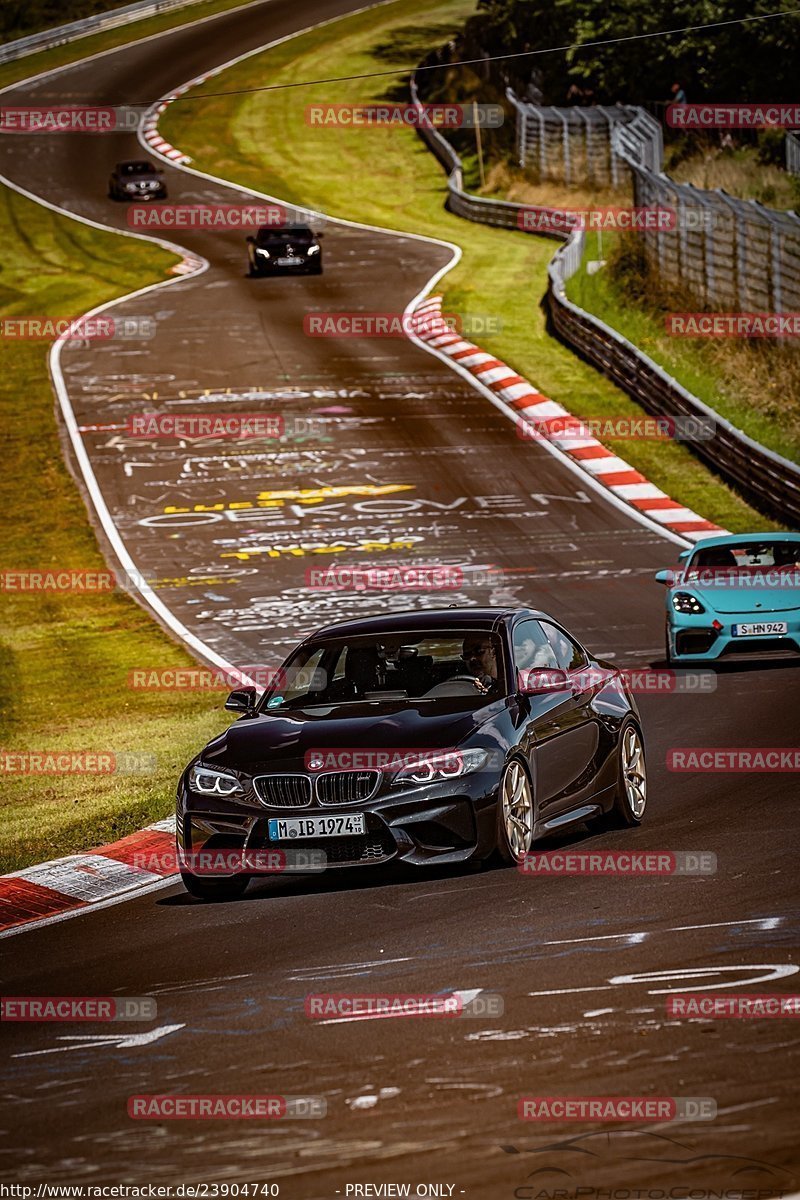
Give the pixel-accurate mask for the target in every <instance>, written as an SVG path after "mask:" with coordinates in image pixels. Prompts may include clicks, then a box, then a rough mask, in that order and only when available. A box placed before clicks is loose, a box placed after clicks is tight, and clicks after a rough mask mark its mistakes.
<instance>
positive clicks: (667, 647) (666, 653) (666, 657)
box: [664, 625, 672, 667]
mask: <svg viewBox="0 0 800 1200" xmlns="http://www.w3.org/2000/svg"><path fill="white" fill-rule="evenodd" d="M664 662H665V663H666V664H667V666H668V667H671V666H672V650H671V649H670V644H669V625H666V626H665V627H664Z"/></svg>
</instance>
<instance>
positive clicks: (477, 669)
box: [461, 636, 497, 692]
mask: <svg viewBox="0 0 800 1200" xmlns="http://www.w3.org/2000/svg"><path fill="white" fill-rule="evenodd" d="M461 657H462V658H463V660H464V664H465V670H466V673H467V674H468V675H474V676H475V678H476V680H477V681H478V683H479V684H480V687H481V690H483V691H484V692H489V691H491V690H492V688H495V687H497V654H496V653H495V648H494V644H493V642H492V639H491V638H490V637H486V636H483V637H480V636H476V637H467V638H464V646H463V649H462V651H461Z"/></svg>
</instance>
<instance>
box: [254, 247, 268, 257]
mask: <svg viewBox="0 0 800 1200" xmlns="http://www.w3.org/2000/svg"><path fill="white" fill-rule="evenodd" d="M256 254H260V255H261V257H262V258H269V250H262V249H261V247H260V246H256Z"/></svg>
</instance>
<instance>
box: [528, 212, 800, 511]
mask: <svg viewBox="0 0 800 1200" xmlns="http://www.w3.org/2000/svg"><path fill="white" fill-rule="evenodd" d="M583 241H584V234H583V232H581V231H578V232H575V233H573V234H572V235H571V236H570V238H569V240H568V242H567V244H566V245H565V246H563V247H561V248H560V249H559V250H557V251H556V253H555V254H554V256H553V258H552V260H551V262H550V265H549V267H548V288H547V303H548V308H549V311H550V316H551V319H552V322H553V328H554V329H555V330H556V332H557V333H558V334H559V336H560V337H561V338H563V340H564V341H566V342H568V343H569V344H570V345H571V346H573V347H574V348H575V349H577V350H578V351H579V353H581V354H582V355H583V356H584V357H585V358H587V359H588V360H589V362H591V363H592V365H593V366H595V367H598V368H599V370H601V371H602V372H603V374H604V375H607V376H608V378H609V379H612V380H613V381H614V383H616V384H618V385H619V387H621V388H622V390H623V391H625V392H627V393H628V395H630V396H632V397H633V398H634V399H635V400H636V401H638V403H639V404H641V406H642V407H643V408H644V409H645V410H646V411H647V412H649V413H652V414H653V415H654V416H659V417H699V418H705V419H706V420H708V419H711V420H712V421H713V422H714V436H713V437H712V438H709V439H708V440H707V441H705V440H697V441H694V442H692V443H691V449H692V451H693V453H694V454H696V455H697V457H698V458H700V459H701V460H702V461H703V462H704V463H705V464H706V466H708V467H710V468H711V470H712V471H715V472H716V473H717V474H718V475H721V476H722V477H723V479H725V481H726V482H727V483H730V484H732V485H733V486H734V487H735V488H736V489H737V491H739V492H740V493H741V494H742V495H743V496H744V497H745V498H746V499H747V500H749V501H750V502H751V503H752V504H754V505H755V506H756V507H757V508H759V509H761V511H762V512H764V513H766V514H767V515H768V516H771V517H774V518H775V519H776V520H778V521H782V522H783V523H784V524H787V525H794V526H800V467H797V466H796V465H795V464H794V463H792V462H790V461H789V460H788V459H786V458H783V457H782V456H781V455H780V454H776V453H775V452H774V451H772V450H768V449H767V447H766V446H762V445H761V444H760V443H759V442H756V441H754V440H753V439H752V438H750V437H748V436H747V434H745V433H743V432H742V431H741V429H737V428H736V427H735V426H734V425H731V423H730V422H729V421H726V420H725V419H724V418H723V417H721V416H720V415H719V413H717V412H715V411H714V409H712V408H710V407H709V406H708V405H707V404H704V403H703V401H702V400H699V399H698V398H697V396H694V395H693V394H692V393H691V392H689V391H687V389H686V388H685V387H683V386H682V384H680V383H678V381H677V380H676V379H673V378H672V376H671V375H669V374H668V373H667V372H666V371H665V370H664V368H663V367H660V366H659V365H658V363H656V362H654V361H653V360H652V359H651V358H649V357H648V356H647V355H646V354H644V353H643V352H642V351H641V350H639V349H638V347H637V346H634V345H633V343H632V342H629V341H628V339H627V338H626V337H623V335H622V334H621V333H618V332H617V330H615V329H612V328H611V326H610V325H606V324H605V322H604V321H601V320H600V319H599V318H598V317H595V316H594V315H593V314H591V313H587V312H586V311H585V310H584V309H582V308H579V307H578V305H577V304H574V303H573V302H572V301H571V300H569V299H568V297H567V294H566V282H567V280H568V279H569V278H571V276H572V275H574V274H575V272H576V271H577V270H578V269H579V268H580V264H581V260H582V257H583Z"/></svg>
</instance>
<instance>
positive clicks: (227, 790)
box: [189, 763, 244, 796]
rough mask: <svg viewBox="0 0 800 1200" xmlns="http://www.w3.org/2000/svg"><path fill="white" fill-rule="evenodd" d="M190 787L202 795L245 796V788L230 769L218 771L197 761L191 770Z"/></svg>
mask: <svg viewBox="0 0 800 1200" xmlns="http://www.w3.org/2000/svg"><path fill="white" fill-rule="evenodd" d="M189 787H190V788H191V789H192V791H193V792H197V793H198V794H199V795H201V796H243V795H244V788H243V787H242V785H241V784H240V782H239V780H238V779H237V778H236V776H235V775H233V774H232V773H231V772H230V771H218V770H216V769H215V768H213V767H204V766H203V764H202V763H195V764H194V766H193V767H192V769H191V771H190V772H189Z"/></svg>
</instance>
